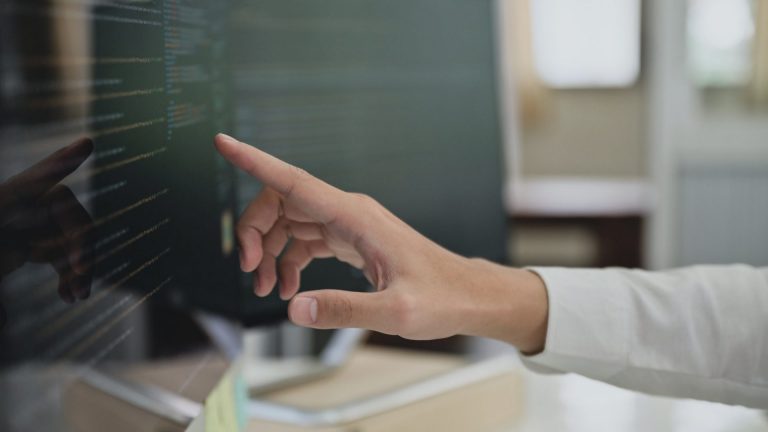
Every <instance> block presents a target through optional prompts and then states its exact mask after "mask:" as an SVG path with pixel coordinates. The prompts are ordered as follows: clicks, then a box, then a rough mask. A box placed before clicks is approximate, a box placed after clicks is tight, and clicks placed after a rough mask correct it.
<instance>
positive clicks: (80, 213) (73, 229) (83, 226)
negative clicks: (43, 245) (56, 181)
mask: <svg viewBox="0 0 768 432" xmlns="http://www.w3.org/2000/svg"><path fill="white" fill-rule="evenodd" d="M45 198H46V199H47V200H48V202H49V209H50V215H51V219H52V220H53V223H55V224H56V225H57V227H58V228H59V230H60V232H61V233H62V236H63V238H64V240H65V241H66V243H67V258H68V259H69V262H70V265H71V266H72V269H73V270H74V271H75V272H77V273H78V274H80V275H84V274H86V273H87V272H88V271H89V268H90V263H89V262H88V260H87V259H86V258H85V257H86V254H85V249H86V247H87V241H86V239H87V235H88V232H89V231H90V228H91V227H92V226H93V219H91V216H90V215H89V214H88V212H87V211H86V210H85V208H84V207H83V206H82V204H80V202H79V201H78V200H77V198H76V197H75V194H73V193H72V190H71V189H69V188H68V187H66V186H62V185H58V186H56V187H54V188H53V190H52V191H51V192H50V193H48V194H46V197H45Z"/></svg>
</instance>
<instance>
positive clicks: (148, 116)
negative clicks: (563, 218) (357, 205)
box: [0, 0, 505, 431]
mask: <svg viewBox="0 0 768 432" xmlns="http://www.w3.org/2000/svg"><path fill="white" fill-rule="evenodd" d="M493 31H494V29H493V13H492V2H491V1H488V0H461V1H458V0H453V1H448V0H387V1H383V0H326V1H316V0H230V1H219V0H130V1H129V0H126V1H120V0H47V1H44V0H39V1H27V0H6V1H4V2H3V4H2V6H0V36H1V37H0V260H1V261H0V325H1V326H2V327H1V328H0V368H2V371H1V372H0V394H3V395H10V394H12V395H14V396H13V398H7V397H5V396H3V397H2V402H1V403H0V430H4V431H5V430H8V431H26V430H67V429H66V428H65V427H63V426H62V424H63V423H62V421H61V419H62V418H64V417H66V416H65V414H66V413H64V412H63V411H66V403H65V400H64V399H63V396H62V395H64V394H65V391H66V388H67V387H68V386H69V385H71V384H72V383H73V382H75V381H76V380H77V379H78V377H79V376H81V375H82V373H83V371H85V370H88V369H90V368H98V367H100V366H101V365H104V364H108V363H110V362H123V363H126V362H127V363H131V362H139V361H144V360H146V359H147V357H149V356H151V355H152V354H153V353H154V351H153V350H151V349H149V348H148V340H152V339H153V338H155V339H159V342H160V343H173V341H169V340H168V339H166V338H164V337H158V336H157V335H158V334H165V333H168V332H169V330H168V328H172V327H169V326H170V324H168V323H167V322H163V321H162V320H160V321H157V320H153V317H152V315H153V313H156V310H155V309H153V305H162V309H161V310H163V311H166V310H168V308H169V307H172V308H175V309H178V310H181V311H184V312H189V311H193V310H203V311H207V312H209V313H213V314H218V315H220V316H223V317H226V318H228V319H231V320H233V321H238V322H242V323H244V324H246V325H261V324H267V323H273V322H279V321H281V320H283V319H285V308H286V303H285V302H283V301H281V300H279V299H278V298H277V297H276V296H271V297H269V298H266V299H259V298H256V297H255V296H254V295H253V294H252V292H251V284H250V275H247V274H242V273H241V272H240V271H239V267H238V263H237V245H236V241H235V238H234V236H233V226H234V224H236V221H237V216H238V214H239V212H240V211H241V210H242V208H243V207H244V206H245V205H246V204H247V202H248V201H249V200H250V199H252V198H253V197H254V196H255V195H256V194H257V193H258V191H259V188H260V185H259V184H258V183H257V182H255V181H254V180H253V179H250V178H247V176H244V175H243V174H241V173H237V172H236V171H234V170H233V169H232V168H231V167H230V166H229V165H227V164H226V163H225V161H224V160H223V159H222V158H220V157H219V156H218V155H217V154H216V153H215V150H214V148H213V145H212V138H213V136H214V135H215V133H217V132H219V131H223V132H228V133H230V134H232V135H235V136H237V137H238V138H240V139H242V140H243V141H246V142H249V143H250V144H253V145H256V146H258V147H260V148H262V149H264V150H266V151H268V152H271V153H273V154H275V155H276V156H278V157H281V158H284V159H286V160H288V161H290V162H292V163H295V164H297V165H299V166H302V167H303V168H305V169H306V170H308V171H309V172H311V173H313V174H314V175H316V176H318V177H320V178H322V179H324V180H326V181H328V182H330V183H333V184H335V185H338V186H339V187H342V188H345V189H348V190H352V191H356V192H365V193H367V194H369V195H371V196H373V197H374V198H376V199H378V200H379V201H380V202H382V203H383V204H384V205H386V206H387V207H389V208H390V209H392V210H393V211H394V212H395V213H396V214H398V215H399V216H401V217H402V218H403V219H404V220H405V221H406V222H408V223H410V224H412V225H413V226H415V227H416V228H417V229H419V230H421V231H422V232H424V233H425V234H426V235H427V236H429V237H430V238H432V239H434V240H435V241H437V242H438V243H441V244H443V245H444V246H446V247H448V248H449V249H451V250H454V251H456V252H458V253H462V254H465V255H473V256H483V257H486V258H490V259H493V260H501V259H503V257H504V255H505V248H504V244H505V241H504V240H505V239H504V234H505V233H504V216H503V211H502V203H501V183H502V182H501V157H500V155H501V149H500V136H499V127H498V122H499V119H498V115H497V111H496V107H497V96H496V76H495V59H494V41H493ZM302 281H303V282H302V289H319V288H343V289H355V290H365V289H367V282H366V281H365V278H364V277H363V276H362V275H361V274H359V273H358V272H356V271H353V270H350V269H349V268H348V267H346V266H344V265H341V264H339V263H336V262H333V261H328V260H324V261H320V262H317V263H314V264H312V265H311V266H310V267H309V268H308V269H307V271H306V275H305V276H304V277H303V279H302ZM153 310H154V311H155V312H153ZM158 322H162V323H163V324H162V325H158V324H157V323H158ZM164 332H165V333H164ZM170 337H173V334H171V335H170ZM62 371H66V372H62Z"/></svg>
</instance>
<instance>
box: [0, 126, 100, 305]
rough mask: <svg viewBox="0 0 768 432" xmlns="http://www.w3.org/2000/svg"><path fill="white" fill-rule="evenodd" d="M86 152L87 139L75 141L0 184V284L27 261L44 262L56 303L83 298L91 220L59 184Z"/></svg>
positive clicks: (87, 277) (90, 147) (88, 278)
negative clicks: (54, 277)
mask: <svg viewBox="0 0 768 432" xmlns="http://www.w3.org/2000/svg"><path fill="white" fill-rule="evenodd" d="M92 151H93V142H92V141H91V140H90V139H81V140H78V141H75V142H74V143H72V144H70V145H69V146H67V147H64V148H62V149H60V150H58V151H56V152H55V153H53V154H51V155H50V156H48V157H47V158H45V159H43V160H42V161H40V162H38V163H37V164H35V165H33V166H31V167H29V168H27V169H26V170H24V171H23V172H21V173H19V174H17V175H16V176H14V177H12V178H10V179H9V180H8V181H6V182H5V183H2V184H0V233H2V235H0V238H1V239H2V240H0V280H2V279H3V278H4V277H5V276H7V275H8V274H9V273H11V272H13V271H15V270H16V269H18V268H19V267H21V266H22V265H24V264H25V263H27V262H38V263H49V264H51V265H52V266H53V267H54V268H55V269H56V272H57V273H58V275H59V296H60V297H61V299H62V300H64V301H65V302H67V303H72V302H74V301H75V298H79V299H84V298H87V297H88V295H89V293H90V285H91V279H92V278H91V269H90V265H89V263H88V260H87V258H86V257H87V254H86V250H85V249H86V238H87V236H88V232H89V230H90V228H91V226H92V220H91V217H90V215H89V214H88V212H87V211H86V210H85V208H83V206H82V205H81V204H80V203H79V202H78V201H77V198H75V195H74V194H73V193H72V191H71V190H70V189H69V188H68V187H66V186H64V185H62V184H60V182H61V181H62V180H63V179H64V178H65V177H67V176H68V175H69V174H71V173H72V172H74V171H75V170H76V169H77V168H78V167H79V166H80V165H81V164H82V163H83V162H84V161H85V160H86V159H87V158H88V156H90V154H91V152H92ZM0 313H1V312H0Z"/></svg>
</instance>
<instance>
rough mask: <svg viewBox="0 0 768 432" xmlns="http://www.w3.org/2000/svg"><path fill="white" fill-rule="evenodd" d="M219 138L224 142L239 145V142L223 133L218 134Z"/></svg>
mask: <svg viewBox="0 0 768 432" xmlns="http://www.w3.org/2000/svg"><path fill="white" fill-rule="evenodd" d="M219 138H223V139H224V140H226V141H230V142H233V143H239V142H240V141H238V140H236V139H234V138H232V137H231V136H229V135H227V134H225V133H219Z"/></svg>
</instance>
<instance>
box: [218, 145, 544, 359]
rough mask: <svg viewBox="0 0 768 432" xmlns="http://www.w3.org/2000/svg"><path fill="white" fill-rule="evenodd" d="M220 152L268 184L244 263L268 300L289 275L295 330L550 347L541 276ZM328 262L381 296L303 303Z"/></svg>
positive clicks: (255, 153) (253, 214) (253, 207)
mask: <svg viewBox="0 0 768 432" xmlns="http://www.w3.org/2000/svg"><path fill="white" fill-rule="evenodd" d="M216 146H217V148H218V150H219V152H220V153H221V154H222V155H223V156H224V157H225V158H226V159H227V160H229V161H230V162H232V163H233V164H234V165H236V166H237V167H239V168H240V169H242V170H244V171H246V172H248V173H249V174H251V175H252V176H253V177H255V178H256V179H257V180H259V181H261V182H262V183H263V184H264V186H265V187H264V189H263V190H262V191H261V193H260V194H259V195H258V196H257V197H256V198H255V199H254V200H253V202H251V204H250V205H249V206H248V207H247V209H246V210H245V212H244V213H243V215H242V216H241V218H240V221H239V223H238V228H237V235H238V240H239V242H240V248H241V252H240V254H241V255H240V263H241V267H242V269H243V270H244V271H248V272H251V271H256V275H255V277H254V290H255V292H256V294H258V295H260V296H264V295H267V294H268V293H269V292H270V291H271V290H272V289H273V288H274V286H275V284H276V283H277V279H278V276H279V279H280V282H281V287H280V295H281V297H283V298H285V299H288V298H291V297H293V299H292V301H291V304H290V306H289V311H288V313H289V316H290V318H291V320H293V321H294V322H295V323H297V324H300V325H305V326H309V327H314V328H338V327H362V328H368V329H372V330H376V331H380V332H384V333H389V334H399V335H401V336H403V337H406V338H411V339H437V338H442V337H448V336H452V335H455V334H469V335H481V336H487V337H494V338H497V339H502V340H506V341H509V342H511V343H513V344H515V345H518V346H519V347H520V348H521V349H523V350H527V351H534V350H536V349H539V348H540V346H541V345H542V344H543V337H544V335H545V329H546V313H547V312H546V310H547V299H546V292H545V289H544V286H543V283H542V282H541V280H540V279H539V278H538V277H537V276H536V275H534V274H533V273H531V272H528V271H525V270H519V269H513V268H507V267H503V266H500V265H496V264H493V263H490V262H488V261H485V260H479V259H467V258H464V257H461V256H459V255H456V254H454V253H451V252H449V251H448V250H446V249H444V248H442V247H440V246H439V245H437V244H435V243H434V242H432V241H430V240H429V239H427V238H426V237H424V236H422V235H421V234H419V233H418V232H416V231H415V230H414V229H413V228H411V227H410V226H408V225H407V224H406V223H405V222H403V221H402V220H400V219H398V218H397V217H396V216H395V215H393V214H392V213H390V212H389V211H388V210H386V209H385V208H384V207H383V206H381V205H380V204H379V203H378V202H376V201H375V200H374V199H372V198H370V197H368V196H365V195H360V194H353V193H348V192H344V191H342V190H339V189H337V188H335V187H333V186H331V185H329V184H327V183H324V182H323V181H321V180H319V179H317V178H315V177H313V176H311V175H310V174H308V173H306V172H305V171H303V170H301V169H299V168H296V167H294V166H291V165H289V164H287V163H285V162H283V161H281V160H279V159H277V158H275V157H273V156H271V155H269V154H267V153H264V152H262V151H261V150H258V149H256V148H254V147H251V146H249V145H247V144H244V143H241V142H239V141H237V140H235V139H233V138H231V137H228V136H226V135H218V136H217V138H216ZM435 217H439V215H435ZM284 249H285V250H284ZM278 257H279V264H278ZM328 257H335V258H337V259H339V260H341V261H344V262H346V263H348V264H350V265H352V266H354V267H356V268H358V269H361V270H363V273H364V274H365V276H366V277H367V278H368V280H369V281H370V283H371V284H372V285H373V286H374V287H376V290H377V292H375V293H358V292H347V291H339V290H322V291H312V292H306V293H302V294H299V295H296V296H295V297H294V295H295V294H296V293H297V291H298V289H299V277H300V272H301V270H302V269H304V268H305V267H306V266H307V265H308V264H309V263H310V262H311V261H312V260H313V259H314V258H328Z"/></svg>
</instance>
